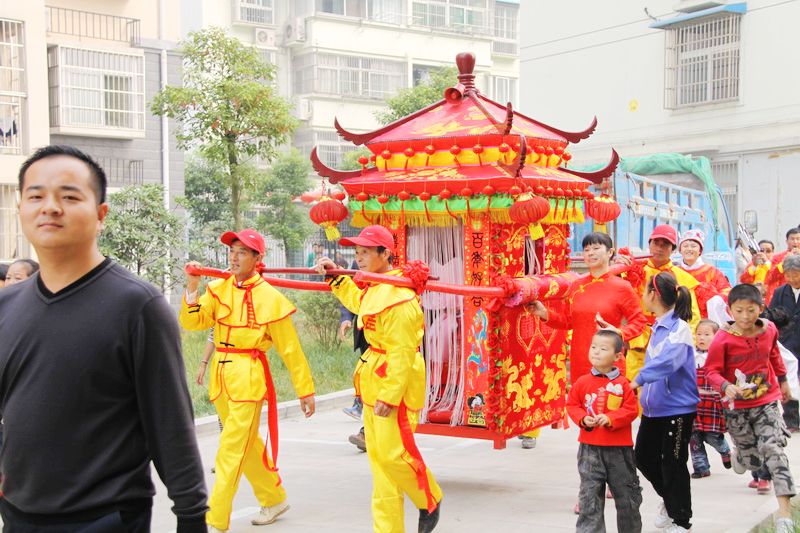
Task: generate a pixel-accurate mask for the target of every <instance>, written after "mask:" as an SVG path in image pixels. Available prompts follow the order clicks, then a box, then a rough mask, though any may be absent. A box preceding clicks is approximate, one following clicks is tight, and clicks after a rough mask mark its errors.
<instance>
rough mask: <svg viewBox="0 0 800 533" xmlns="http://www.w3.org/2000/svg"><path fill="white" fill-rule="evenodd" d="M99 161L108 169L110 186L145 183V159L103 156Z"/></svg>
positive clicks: (104, 168) (107, 174)
mask: <svg viewBox="0 0 800 533" xmlns="http://www.w3.org/2000/svg"><path fill="white" fill-rule="evenodd" d="M97 162H98V163H99V164H100V166H101V167H102V168H103V170H105V171H106V177H107V178H108V186H109V187H115V188H116V187H128V186H129V185H141V184H142V183H144V161H142V160H139V159H117V158H114V157H101V158H98V159H97Z"/></svg>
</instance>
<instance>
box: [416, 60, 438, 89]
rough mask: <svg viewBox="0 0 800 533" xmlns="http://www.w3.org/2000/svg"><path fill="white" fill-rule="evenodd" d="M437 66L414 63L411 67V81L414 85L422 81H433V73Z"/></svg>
mask: <svg viewBox="0 0 800 533" xmlns="http://www.w3.org/2000/svg"><path fill="white" fill-rule="evenodd" d="M436 70H437V67H431V66H429V65H414V66H413V67H412V68H411V83H412V85H413V86H414V87H416V86H417V85H419V84H421V83H428V82H429V81H431V74H432V73H434V72H436Z"/></svg>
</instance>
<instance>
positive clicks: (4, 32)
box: [0, 19, 27, 154]
mask: <svg viewBox="0 0 800 533" xmlns="http://www.w3.org/2000/svg"><path fill="white" fill-rule="evenodd" d="M26 96H27V93H26V86H25V38H24V33H23V25H22V22H17V21H14V20H6V19H0V154H21V153H22V129H23V127H24V123H23V116H22V111H23V109H24V108H25V97H26Z"/></svg>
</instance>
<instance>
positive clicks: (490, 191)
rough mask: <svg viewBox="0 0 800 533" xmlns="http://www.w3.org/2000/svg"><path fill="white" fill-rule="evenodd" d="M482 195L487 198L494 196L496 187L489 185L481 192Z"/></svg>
mask: <svg viewBox="0 0 800 533" xmlns="http://www.w3.org/2000/svg"><path fill="white" fill-rule="evenodd" d="M481 194H485V195H486V196H491V195H493V194H494V187H492V186H491V185H487V186H486V187H484V188H483V190H482V191H481Z"/></svg>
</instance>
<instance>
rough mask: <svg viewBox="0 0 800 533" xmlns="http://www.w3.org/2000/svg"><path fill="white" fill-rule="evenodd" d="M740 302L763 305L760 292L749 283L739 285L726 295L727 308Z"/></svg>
mask: <svg viewBox="0 0 800 533" xmlns="http://www.w3.org/2000/svg"><path fill="white" fill-rule="evenodd" d="M740 300H745V301H748V302H753V303H754V304H756V305H764V298H763V297H762V296H761V291H759V290H758V287H756V286H755V285H750V284H749V283H740V284H739V285H737V286H735V287H734V288H732V289H731V292H729V293H728V307H730V306H732V305H733V304H735V303H736V302H738V301H740Z"/></svg>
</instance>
